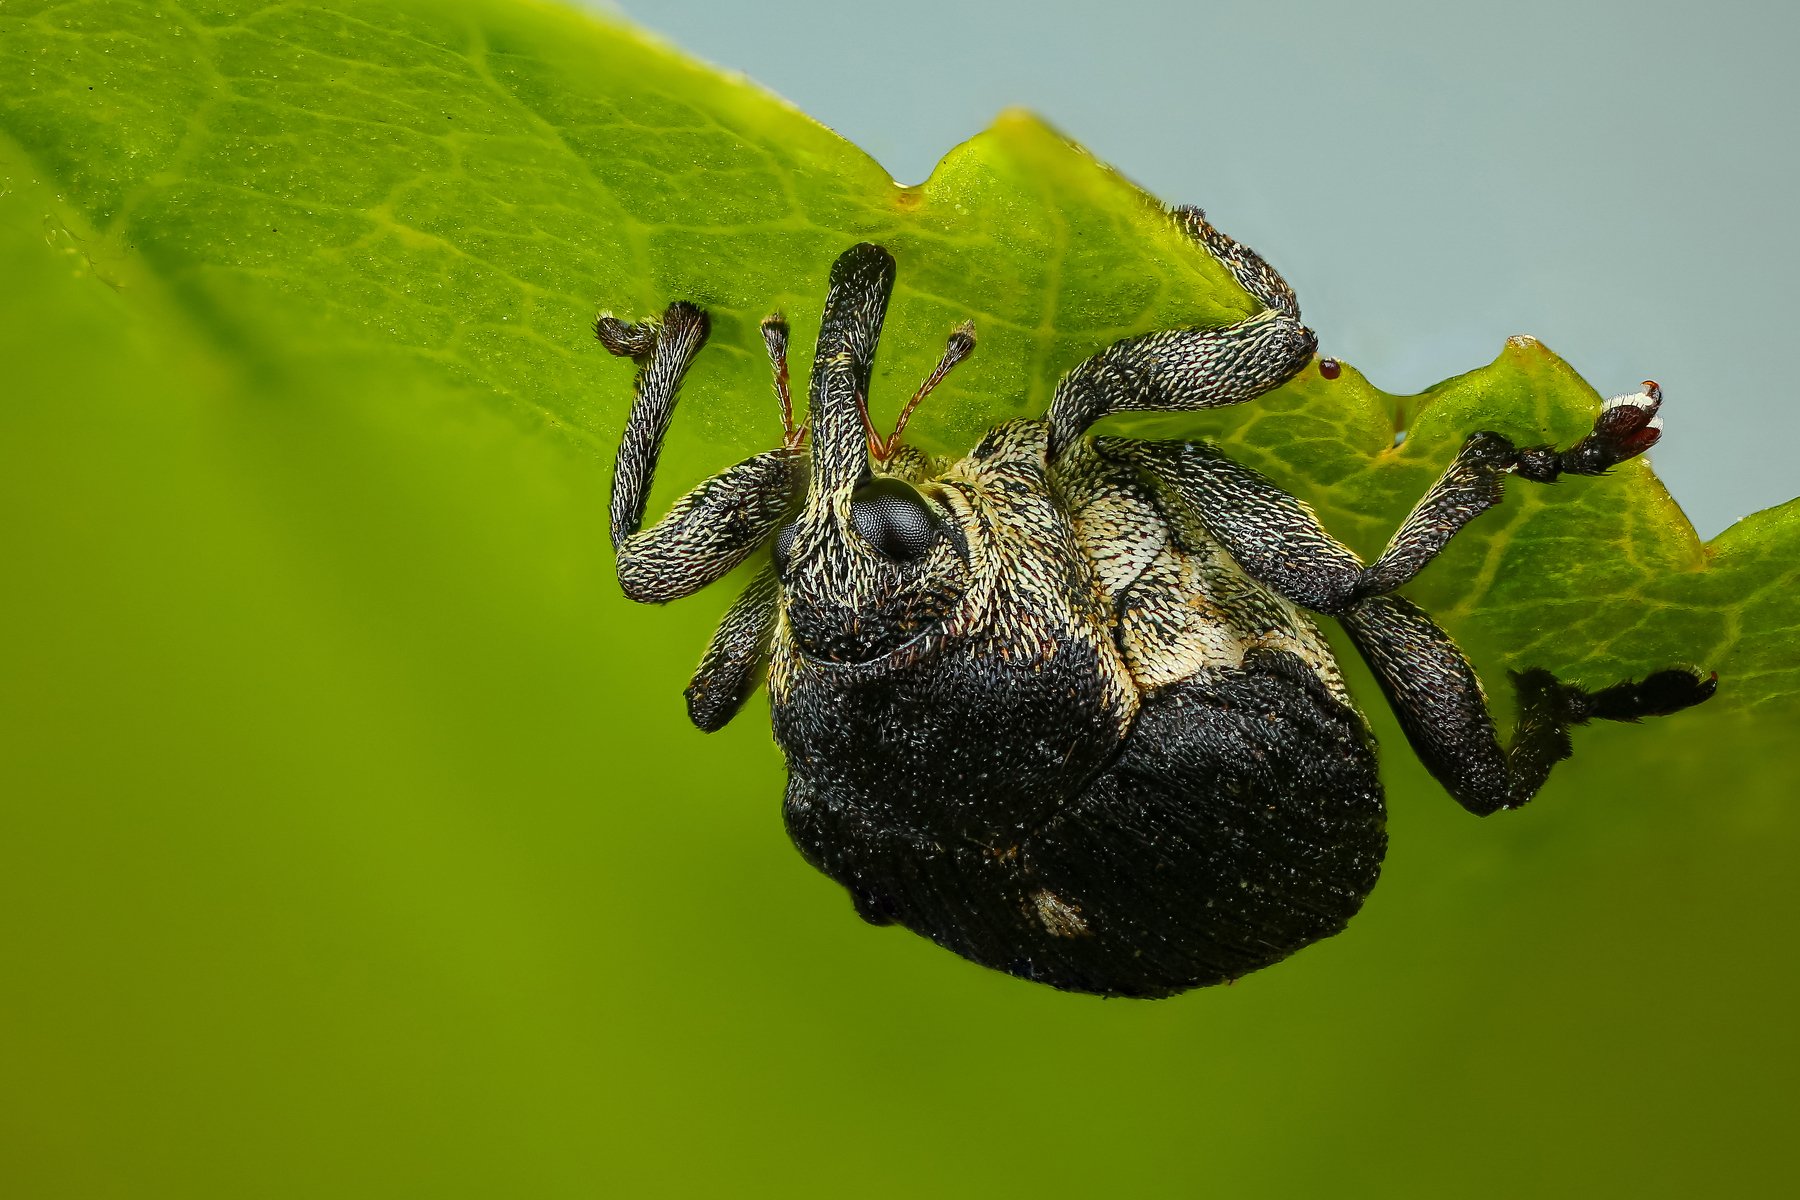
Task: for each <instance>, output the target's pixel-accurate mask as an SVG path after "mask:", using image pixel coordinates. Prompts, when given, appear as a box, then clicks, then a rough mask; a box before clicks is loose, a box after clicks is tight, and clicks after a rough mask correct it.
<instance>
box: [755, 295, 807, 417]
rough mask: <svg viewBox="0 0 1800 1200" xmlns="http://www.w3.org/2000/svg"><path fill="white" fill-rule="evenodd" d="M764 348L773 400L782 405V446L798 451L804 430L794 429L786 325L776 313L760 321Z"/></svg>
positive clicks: (785, 319)
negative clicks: (772, 377) (771, 372)
mask: <svg viewBox="0 0 1800 1200" xmlns="http://www.w3.org/2000/svg"><path fill="white" fill-rule="evenodd" d="M762 335H763V348H764V349H766V350H767V351H768V352H769V366H770V367H771V368H772V369H773V370H774V372H775V398H776V399H777V400H779V401H781V444H782V445H783V446H784V447H786V448H787V449H789V450H798V449H799V448H800V444H801V443H802V442H804V441H806V426H804V425H801V426H798V427H796V426H795V425H794V397H793V394H792V393H791V392H790V391H789V390H788V363H787V348H788V323H787V318H786V317H784V316H782V315H781V314H780V313H778V312H773V313H770V314H769V315H768V316H766V317H764V318H763V319H762Z"/></svg>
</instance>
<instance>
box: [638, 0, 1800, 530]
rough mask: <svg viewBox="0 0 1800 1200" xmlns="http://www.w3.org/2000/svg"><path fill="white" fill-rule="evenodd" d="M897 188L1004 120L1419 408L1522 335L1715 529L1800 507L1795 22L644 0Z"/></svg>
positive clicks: (1445, 10) (1756, 10)
mask: <svg viewBox="0 0 1800 1200" xmlns="http://www.w3.org/2000/svg"><path fill="white" fill-rule="evenodd" d="M624 8H625V10H626V12H627V14H628V15H629V16H630V17H632V18H633V19H634V20H636V21H637V22H638V23H640V24H642V25H645V26H647V27H649V28H650V29H653V30H655V31H657V32H659V33H661V34H663V35H665V36H667V37H668V38H670V39H671V40H673V41H675V42H677V43H679V44H680V45H682V46H684V47H686V48H687V49H688V50H689V51H691V52H693V53H695V54H697V55H699V56H700V57H702V58H705V59H708V60H710V61H712V62H714V63H717V64H719V65H721V66H724V67H728V68H732V69H735V70H741V71H743V72H745V73H746V74H748V75H750V76H751V77H753V78H755V79H756V80H758V81H760V82H761V83H763V84H765V85H766V86H768V87H770V88H772V89H773V90H775V91H777V92H779V93H781V94H782V95H784V96H786V97H787V98H788V99H790V100H792V101H793V102H794V103H796V104H797V105H799V106H800V107H801V108H803V109H805V110H806V111H807V112H809V113H811V114H812V115H813V116H814V117H816V118H818V119H819V120H821V121H823V122H824V123H825V124H827V125H830V126H831V127H833V128H834V129H836V130H838V131H839V132H840V133H842V134H843V135H844V136H845V137H847V138H849V139H850V140H851V141H853V142H856V143H857V144H858V145H860V146H862V147H863V148H864V149H866V150H868V151H869V152H870V153H871V154H873V155H874V156H875V157H876V158H877V159H879V160H880V161H881V162H882V163H883V164H884V165H885V166H886V167H887V168H888V170H889V171H890V172H891V173H892V174H893V175H894V176H895V177H896V178H897V179H899V180H901V181H902V182H905V183H914V182H917V181H919V180H921V179H923V178H924V177H925V176H926V175H927V174H928V173H929V172H930V170H931V167H932V164H933V163H935V162H936V161H937V159H938V157H939V156H940V155H941V154H943V152H944V151H946V150H948V149H949V148H950V147H951V146H953V145H955V144H956V143H957V142H959V141H962V140H963V139H965V138H967V137H969V136H970V135H972V134H974V133H975V132H977V131H978V130H980V129H981V128H982V127H983V126H985V125H986V124H987V123H988V122H989V121H990V120H991V118H992V117H993V115H994V113H995V112H997V111H998V110H1000V109H1001V108H1004V107H1006V106H1008V105H1024V106H1027V107H1029V108H1032V109H1035V110H1036V111H1038V112H1039V113H1041V114H1043V115H1044V116H1045V117H1047V118H1048V119H1049V120H1050V121H1051V122H1052V123H1053V124H1055V125H1057V126H1059V127H1060V128H1061V129H1063V130H1064V131H1065V132H1067V133H1068V134H1070V135H1071V136H1073V137H1075V138H1076V139H1078V140H1079V141H1081V142H1083V143H1085V144H1086V145H1087V146H1088V147H1089V148H1090V149H1092V150H1093V151H1094V153H1096V154H1097V155H1099V156H1100V157H1101V158H1103V159H1106V160H1108V161H1110V162H1111V163H1113V164H1114V165H1115V166H1117V167H1119V168H1120V169H1121V170H1123V171H1124V172H1125V173H1126V174H1127V175H1129V176H1131V177H1132V178H1134V179H1136V180H1137V181H1138V182H1139V183H1141V184H1142V185H1143V186H1144V187H1146V188H1148V189H1149V190H1150V191H1152V192H1154V193H1156V194H1157V195H1159V196H1161V197H1162V198H1163V199H1165V200H1168V201H1171V202H1187V203H1198V204H1200V205H1202V206H1203V207H1204V208H1206V209H1207V211H1208V212H1209V214H1211V215H1212V216H1213V218H1214V219H1215V220H1217V222H1218V223H1219V225H1220V226H1221V227H1222V228H1224V229H1226V230H1228V231H1230V232H1231V233H1232V234H1234V235H1236V236H1237V237H1240V238H1243V239H1244V240H1246V241H1248V242H1249V243H1250V244H1251V245H1253V246H1256V247H1257V248H1259V249H1261V250H1262V251H1264V252H1265V253H1266V254H1268V255H1269V256H1270V258H1271V259H1273V260H1274V261H1275V262H1276V263H1277V265H1279V267H1280V268H1281V269H1282V271H1283V272H1284V273H1285V274H1286V275H1287V277H1288V279H1289V280H1290V281H1292V282H1293V284H1294V285H1295V287H1296V288H1298V289H1299V293H1300V297H1301V302H1302V304H1303V305H1304V308H1305V312H1306V316H1307V321H1308V323H1309V324H1311V325H1312V326H1313V327H1314V328H1316V329H1317V330H1318V331H1319V334H1320V341H1321V347H1320V348H1321V350H1323V351H1324V352H1326V353H1330V354H1336V355H1339V356H1341V357H1343V358H1345V359H1348V360H1349V361H1351V362H1354V363H1355V364H1356V365H1357V366H1358V367H1360V368H1361V369H1362V370H1364V371H1365V372H1367V373H1368V375H1369V376H1370V377H1371V378H1372V379H1373V380H1374V381H1375V382H1376V383H1377V384H1379V385H1381V386H1382V387H1385V388H1387V389H1388V390H1390V391H1396V392H1410V391H1417V390H1419V389H1421V388H1424V387H1426V386H1428V385H1430V384H1432V383H1434V382H1436V381H1437V380H1439V379H1442V378H1445V377H1447V376H1450V375H1454V374H1458V373H1460V372H1463V371H1466V370H1469V369H1471V368H1473V367H1476V366H1478V365H1480V364H1482V363H1485V362H1487V361H1488V360H1489V359H1491V358H1492V357H1493V356H1494V355H1495V354H1496V353H1497V352H1498V351H1499V349H1500V345H1501V342H1502V341H1503V340H1504V339H1505V337H1506V336H1507V335H1509V334H1513V333H1531V334H1535V335H1536V336H1538V337H1539V338H1541V339H1542V340H1543V341H1544V342H1545V343H1547V344H1548V345H1549V346H1550V347H1551V348H1552V349H1554V350H1556V351H1557V352H1558V353H1559V354H1561V355H1562V356H1563V357H1564V358H1566V359H1568V360H1569V361H1570V362H1571V363H1573V364H1574V366H1575V367H1576V368H1577V369H1578V370H1580V371H1581V372H1582V374H1583V375H1585V376H1586V377H1587V378H1588V379H1589V381H1590V382H1592V383H1593V384H1594V386H1595V387H1597V388H1599V389H1600V390H1601V391H1602V392H1604V393H1608V394H1610V393H1612V392H1618V391H1629V390H1632V389H1633V388H1634V387H1635V386H1636V384H1637V382H1638V381H1639V380H1641V379H1644V378H1646V377H1651V378H1655V379H1657V380H1659V381H1660V382H1661V383H1662V384H1663V386H1664V388H1665V390H1666V394H1667V397H1668V400H1667V407H1666V409H1665V413H1666V421H1667V424H1668V435H1667V441H1666V442H1665V443H1664V445H1663V446H1662V447H1659V448H1658V449H1657V450H1656V451H1655V454H1654V458H1655V461H1656V469H1657V472H1658V473H1659V474H1660V475H1661V476H1662V478H1663V479H1664V481H1665V482H1666V483H1667V484H1668V486H1669V488H1670V490H1671V491H1672V492H1673V493H1674V494H1675V497H1676V498H1677V499H1678V500H1679V501H1680V502H1681V503H1682V505H1683V506H1684V507H1685V508H1686V509H1687V511H1688V513H1689V515H1690V516H1691V517H1692V518H1693V520H1694V523H1695V525H1696V526H1697V527H1698V528H1699V530H1700V533H1701V535H1702V536H1711V535H1712V534H1714V533H1716V532H1717V531H1718V530H1720V529H1721V528H1723V527H1724V526H1726V525H1727V524H1729V523H1730V522H1732V521H1733V520H1735V519H1737V518H1738V517H1740V516H1743V515H1745V514H1746V513H1749V512H1752V511H1754V510H1756V509H1758V508H1764V507H1767V506H1769V505H1772V504H1777V503H1780V502H1781V501H1783V500H1786V499H1788V498H1789V497H1791V496H1793V495H1795V494H1796V492H1800V465H1796V460H1795V456H1794V451H1793V447H1794V443H1795V442H1796V441H1800V412H1797V411H1796V405H1795V403H1794V401H1793V399H1792V398H1791V387H1790V383H1789V376H1790V375H1791V374H1792V372H1793V370H1794V366H1795V364H1794V355H1793V353H1792V350H1791V331H1792V330H1793V329H1794V328H1795V324H1796V317H1800V305H1797V304H1796V301H1795V298H1794V291H1793V287H1792V281H1793V279H1794V277H1795V273H1796V268H1800V232H1797V226H1796V222H1795V219H1794V215H1793V210H1794V207H1795V190H1796V189H1795V185H1796V182H1797V180H1796V170H1795V162H1794V159H1795V152H1796V148H1797V142H1800V138H1797V136H1796V131H1797V125H1800V86H1796V83H1795V80H1796V78H1797V77H1800V70H1797V68H1796V63H1795V61H1794V58H1795V55H1796V53H1797V52H1800V7H1796V6H1787V5H1781V4H1775V3H1729V2H1727V3H1713V4H1686V5H1676V4H1666V3H1642V2H1637V3H1592V4H1583V3H1569V4H1558V3H1538V2H1536V0H1519V2H1515V3H1509V4H1507V5H1505V6H1504V7H1500V6H1485V5H1484V6H1472V5H1471V6H1463V5H1458V4H1445V3H1436V4H1433V3H1412V2H1408V0H1378V2H1375V3H1365V4H1341V5H1340V4H1325V3H1305V4H1281V3H1271V2H1267V0H1265V2H1262V3H1224V4H1220V3H1214V4H1195V3H1185V4H1184V3H1173V2H1163V0H1110V2H1107V0H1103V2H1100V3H1091V2H1084V3H1071V2H1066V0H1050V2H1044V0H1039V2H1037V3H1026V2H1022V0H1003V2H996V3H970V2H964V3H955V2H953V0H905V2H903V3H892V4H873V3H854V2H850V0H763V2H761V3H735V2H725V0H625V4H624Z"/></svg>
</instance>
